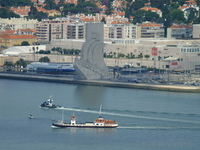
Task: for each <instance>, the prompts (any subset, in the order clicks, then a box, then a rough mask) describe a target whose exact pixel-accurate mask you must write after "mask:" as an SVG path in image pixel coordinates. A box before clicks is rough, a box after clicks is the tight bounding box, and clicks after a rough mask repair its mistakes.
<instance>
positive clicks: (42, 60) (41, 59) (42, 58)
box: [39, 56, 50, 62]
mask: <svg viewBox="0 0 200 150" xmlns="http://www.w3.org/2000/svg"><path fill="white" fill-rule="evenodd" d="M39 62H50V59H49V57H47V56H44V57H41V58H40V59H39Z"/></svg>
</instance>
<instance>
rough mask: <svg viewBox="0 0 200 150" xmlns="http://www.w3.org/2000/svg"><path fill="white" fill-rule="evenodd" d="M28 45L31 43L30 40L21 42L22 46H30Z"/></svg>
mask: <svg viewBox="0 0 200 150" xmlns="http://www.w3.org/2000/svg"><path fill="white" fill-rule="evenodd" d="M28 45H30V44H29V42H28V41H23V42H22V43H21V46H28Z"/></svg>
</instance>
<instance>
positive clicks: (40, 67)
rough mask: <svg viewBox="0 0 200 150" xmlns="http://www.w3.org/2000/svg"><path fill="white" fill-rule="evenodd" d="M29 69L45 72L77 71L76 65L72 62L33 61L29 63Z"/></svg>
mask: <svg viewBox="0 0 200 150" xmlns="http://www.w3.org/2000/svg"><path fill="white" fill-rule="evenodd" d="M27 70H28V71H34V72H44V73H67V72H75V69H74V65H73V64H71V63H43V62H33V63H31V64H29V65H27Z"/></svg>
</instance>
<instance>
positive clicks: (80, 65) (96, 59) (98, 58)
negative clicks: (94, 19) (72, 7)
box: [74, 23, 109, 80]
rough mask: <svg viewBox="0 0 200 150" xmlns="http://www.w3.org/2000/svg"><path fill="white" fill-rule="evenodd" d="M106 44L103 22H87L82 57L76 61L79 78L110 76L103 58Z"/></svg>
mask: <svg viewBox="0 0 200 150" xmlns="http://www.w3.org/2000/svg"><path fill="white" fill-rule="evenodd" d="M104 46H105V44H104V40H103V23H87V24H86V41H85V42H84V43H83V45H82V48H81V57H80V59H79V58H77V57H76V59H75V61H74V67H75V70H76V72H77V77H76V78H77V79H79V80H94V79H106V78H108V76H109V75H108V69H107V66H106V64H105V62H104V59H103V52H104Z"/></svg>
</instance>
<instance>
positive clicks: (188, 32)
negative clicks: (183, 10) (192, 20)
mask: <svg viewBox="0 0 200 150" xmlns="http://www.w3.org/2000/svg"><path fill="white" fill-rule="evenodd" d="M191 37H192V26H188V25H184V24H180V25H173V26H171V27H169V28H167V38H191Z"/></svg>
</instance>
